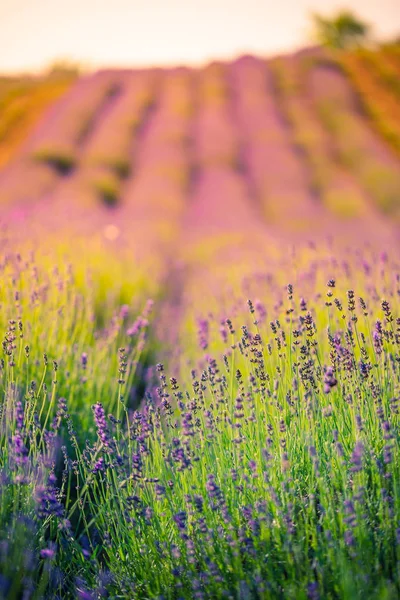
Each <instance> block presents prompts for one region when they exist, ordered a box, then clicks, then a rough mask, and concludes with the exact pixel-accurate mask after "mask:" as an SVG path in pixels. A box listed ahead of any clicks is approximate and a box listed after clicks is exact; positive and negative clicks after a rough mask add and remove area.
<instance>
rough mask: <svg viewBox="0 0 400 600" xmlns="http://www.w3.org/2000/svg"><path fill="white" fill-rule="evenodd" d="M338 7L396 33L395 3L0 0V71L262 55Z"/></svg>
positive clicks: (398, 8)
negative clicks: (314, 16) (315, 17)
mask: <svg viewBox="0 0 400 600" xmlns="http://www.w3.org/2000/svg"><path fill="white" fill-rule="evenodd" d="M341 8H350V9H351V10H352V11H353V12H354V13H355V14H357V15H358V16H359V17H360V18H362V19H363V20H365V21H367V22H369V23H370V24H372V25H373V27H374V33H375V36H376V37H377V38H379V39H384V38H389V37H394V36H395V35H396V34H397V35H399V34H400V0H347V2H346V0H344V1H343V0H342V1H340V0H339V1H337V0H0V72H3V73H8V72H21V71H34V70H40V69H42V68H46V67H47V66H49V65H50V64H52V63H54V62H56V61H59V60H68V61H71V62H79V63H80V64H82V65H84V66H86V67H96V66H142V65H160V66H161V65H170V64H203V63H204V62H207V61H209V60H213V59H228V58H232V57H235V56H238V55H240V54H243V53H253V54H259V55H263V56H268V55H271V54H276V53H280V52H286V51H291V50H294V49H296V48H299V47H302V46H304V45H306V44H307V43H309V40H310V38H309V31H310V14H311V13H312V12H313V11H315V12H319V13H321V14H324V15H332V14H334V13H335V12H336V11H337V10H338V9H341Z"/></svg>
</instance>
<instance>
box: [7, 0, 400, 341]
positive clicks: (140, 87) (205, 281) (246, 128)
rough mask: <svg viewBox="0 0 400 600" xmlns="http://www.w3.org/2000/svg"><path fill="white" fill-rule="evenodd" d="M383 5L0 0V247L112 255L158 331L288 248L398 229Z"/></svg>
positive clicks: (343, 244) (397, 76)
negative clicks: (152, 307) (153, 301)
mask: <svg viewBox="0 0 400 600" xmlns="http://www.w3.org/2000/svg"><path fill="white" fill-rule="evenodd" d="M398 8H399V7H398V3H397V2H395V1H393V0H384V1H383V2H382V1H381V2H378V1H373V2H372V1H371V2H368V3H363V2H361V1H355V2H352V3H350V4H349V5H348V6H347V7H343V6H342V5H340V4H338V3H336V2H334V1H324V2H306V1H301V2H290V1H288V0H286V1H284V2H279V3H273V2H268V1H260V0H249V2H246V3H242V2H236V3H235V2H234V3H232V2H228V1H226V0H219V1H218V2H211V1H208V0H207V1H202V2H199V1H191V2H183V1H180V0H174V1H171V2H161V1H156V0H154V1H152V2H146V3H145V2H139V1H134V2H132V1H130V2H127V1H124V0H117V1H116V2H113V3H109V2H99V1H96V2H94V1H87V2H84V3H82V2H77V1H75V0H74V1H71V2H69V3H61V2H47V1H37V2H28V1H23V0H19V1H16V2H13V3H9V2H3V3H2V4H1V7H0V40H1V42H0V44H1V49H2V51H1V52H0V69H1V70H2V71H3V76H2V77H1V79H0V110H1V119H0V206H1V223H2V243H3V248H7V247H9V246H7V244H10V243H14V244H16V245H17V246H18V247H22V246H24V245H25V246H27V247H33V248H34V249H35V250H36V252H39V253H40V254H42V255H43V256H46V255H47V253H48V252H59V253H61V255H62V256H65V261H67V260H69V259H70V258H71V256H72V257H73V258H72V260H73V262H74V263H77V264H78V265H90V267H91V268H92V269H94V270H95V271H96V272H97V274H98V277H100V273H101V277H100V280H101V284H99V286H100V288H101V292H99V298H100V300H99V302H100V303H101V302H104V299H105V298H106V297H107V294H108V293H109V288H111V287H112V286H111V285H108V284H107V282H110V281H111V280H112V278H113V276H114V274H115V272H120V271H123V272H124V273H125V275H126V277H125V279H124V282H125V283H124V284H122V283H121V284H118V285H120V287H121V286H122V287H123V285H125V286H126V285H127V286H128V289H129V290H130V292H129V294H128V292H121V297H126V300H127V301H128V302H132V295H133V296H134V298H135V301H136V300H137V299H138V298H139V299H140V302H142V301H144V299H145V298H147V297H149V296H151V297H153V298H157V299H159V302H158V306H160V313H164V312H165V313H166V314H167V315H169V316H168V317H164V318H160V319H159V320H157V322H160V323H162V324H163V325H162V326H161V330H162V331H161V333H160V337H161V338H162V339H163V340H164V341H165V339H166V338H168V337H169V336H170V333H169V328H168V326H167V325H166V323H167V322H168V319H170V318H172V317H171V315H174V318H176V319H177V320H178V322H180V319H181V313H182V312H183V313H184V314H186V312H187V311H188V310H189V308H188V307H190V310H191V311H192V310H193V308H194V312H196V311H199V310H203V308H204V306H206V305H207V306H208V305H209V306H211V305H212V303H213V302H214V301H215V298H216V297H218V298H219V300H218V302H221V299H220V296H221V294H222V291H221V290H224V292H223V294H225V296H226V295H228V296H229V294H230V293H233V292H232V290H234V289H235V287H237V286H238V285H239V283H238V282H242V281H243V278H245V277H250V276H253V275H251V274H254V273H255V272H256V271H257V269H260V270H261V271H262V270H263V269H265V265H266V264H268V265H269V266H271V265H273V264H274V261H275V262H276V264H279V265H281V261H282V258H283V259H284V260H285V261H287V262H288V265H289V267H290V268H292V267H293V264H294V263H293V260H291V259H290V258H289V257H290V256H291V248H293V247H295V248H296V249H297V251H299V249H300V248H304V247H306V248H307V247H310V246H311V247H312V246H313V245H314V246H315V245H317V247H318V248H323V247H324V248H325V247H326V248H330V247H331V246H332V245H333V246H334V247H335V248H337V251H338V252H340V253H343V254H346V252H347V249H348V248H351V247H352V246H357V247H360V245H362V244H368V245H369V246H370V247H371V248H373V252H375V253H377V252H382V251H384V250H388V249H393V248H396V247H397V243H398V242H397V240H398V219H399V214H400V213H399V206H400V105H399V100H400V84H399V81H400V46H399V44H398V38H397V36H398V34H399V31H400V28H398ZM4 251H5V250H4ZM111 264H112V265H114V266H113V267H111V266H110V265H111ZM289 267H285V268H284V271H285V270H287V268H289ZM279 269H280V270H281V271H282V267H281V266H280V267H279ZM279 269H278V270H279ZM82 277H83V275H82ZM117 279H118V278H117ZM118 281H119V280H118ZM121 281H122V279H121ZM199 281H201V282H202V287H203V289H204V290H205V292H204V293H205V294H206V295H207V294H208V296H209V297H208V299H207V301H206V300H205V298H204V297H203V296H202V297H201V298H200V296H199V295H198V293H197V286H198V282H199ZM127 282H129V283H127ZM227 282H229V286H230V287H229V286H228V287H227ZM240 285H242V284H240ZM114 287H115V286H114ZM227 289H229V290H230V292H227ZM132 290H133V292H132ZM124 294H125V296H124ZM138 302H139V301H138ZM207 303H209V304H207ZM178 315H179V316H178ZM177 329H179V328H177Z"/></svg>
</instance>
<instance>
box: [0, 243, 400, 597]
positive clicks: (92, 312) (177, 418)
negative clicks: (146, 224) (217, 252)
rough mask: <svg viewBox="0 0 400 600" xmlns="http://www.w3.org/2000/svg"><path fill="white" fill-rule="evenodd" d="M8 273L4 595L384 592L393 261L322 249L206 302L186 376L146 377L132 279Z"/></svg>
mask: <svg viewBox="0 0 400 600" xmlns="http://www.w3.org/2000/svg"><path fill="white" fill-rule="evenodd" d="M292 262H293V263H295V262H296V261H295V259H292ZM104 268H105V273H107V269H108V267H106V266H105V265H104ZM2 270H3V275H4V280H6V279H7V277H8V280H9V282H10V283H11V285H8V286H6V287H5V288H3V289H2V299H1V302H2V311H1V315H2V316H1V319H2V328H3V335H4V338H3V359H2V362H1V371H0V375H1V386H2V404H1V428H0V436H1V437H0V447H1V453H0V469H1V478H0V481H1V484H0V485H1V490H2V493H1V496H0V531H1V547H0V573H1V576H0V596H1V595H2V597H4V598H11V599H13V598H20V597H24V598H42V597H48V598H76V597H78V598H100V597H109V598H171V599H172V598H174V599H175V598H235V599H236V598H238V599H239V598H293V599H294V598H296V599H302V598H304V599H306V598H312V599H314V598H332V599H336V598H338V599H339V598H346V599H347V598H348V599H353V598H358V597H361V596H364V597H367V598H377V599H378V598H382V599H383V598H385V599H391V598H393V599H394V598H397V597H398V595H399V593H400V579H399V568H398V565H399V541H400V525H399V516H400V504H399V502H400V498H399V492H400V488H399V414H398V411H399V408H398V402H399V383H400V381H399V342H400V320H399V318H398V317H397V315H398V293H399V291H398V287H399V275H398V267H397V265H396V264H394V263H393V262H391V261H390V260H388V258H387V257H386V255H383V256H382V257H380V258H378V257H375V258H373V255H372V258H371V257H370V256H369V255H367V254H366V253H361V252H360V253H356V254H355V255H354V256H348V257H347V259H346V261H342V260H340V259H339V258H338V257H336V256H335V255H333V254H331V255H330V256H329V254H328V255H327V254H325V255H322V253H318V252H317V251H316V252H315V254H314V255H312V254H309V255H308V259H307V260H306V261H305V259H304V260H303V262H302V263H301V264H299V267H298V269H297V273H293V272H292V275H293V277H294V279H292V283H289V282H288V281H286V284H287V285H283V284H282V280H283V277H284V275H283V271H282V270H281V269H278V270H277V272H276V273H270V274H266V273H264V275H263V274H262V273H259V274H258V276H257V277H254V278H253V280H252V282H251V283H250V284H248V285H246V286H245V287H246V290H247V291H248V292H249V293H251V294H252V292H253V287H254V294H255V293H256V291H255V290H256V288H257V293H258V294H260V295H259V296H258V298H257V297H256V296H255V295H254V297H253V298H252V299H250V301H248V299H247V298H246V297H245V296H243V295H242V294H239V293H238V296H237V298H238V300H236V298H235V299H233V298H232V307H231V313H229V312H227V310H226V308H224V314H220V313H219V312H218V306H219V303H218V297H219V296H218V293H221V292H222V293H223V290H222V291H221V290H219V291H218V292H217V291H216V290H215V292H212V291H211V293H210V301H208V299H207V296H206V295H204V297H203V301H202V302H200V303H198V308H199V314H198V315H197V316H198V320H197V326H196V327H197V330H195V335H194V336H193V335H191V334H190V329H189V324H187V325H186V319H187V318H188V317H187V315H186V316H185V319H184V320H183V325H182V326H183V330H182V334H183V335H184V336H185V332H186V339H185V345H184V346H183V350H182V354H181V356H180V357H178V356H174V359H173V360H174V361H177V360H180V365H179V369H177V365H176V364H175V363H174V362H170V364H168V365H165V366H163V365H161V364H158V365H157V366H156V365H154V366H153V369H151V368H148V369H146V370H143V369H140V365H142V366H143V364H144V363H145V362H146V361H145V360H144V358H143V353H144V352H145V351H146V345H147V346H148V345H149V342H148V341H146V340H148V338H147V331H148V329H149V319H150V306H149V305H147V306H146V307H145V302H144V294H146V292H148V291H149V290H150V287H149V286H147V287H146V286H145V285H142V287H136V288H135V289H134V288H132V287H131V288H129V287H128V291H127V289H126V287H125V288H124V286H123V285H122V284H123V283H124V281H125V280H126V281H130V278H131V276H132V273H131V272H129V271H126V272H122V273H120V274H119V276H117V275H116V273H115V272H114V277H113V278H112V279H111V280H109V281H108V283H107V284H104V280H103V283H100V282H101V281H102V276H101V273H102V271H101V270H98V271H97V273H95V275H94V276H93V277H92V278H91V279H87V278H85V277H84V276H83V275H81V276H78V275H76V276H75V277H74V276H73V272H74V271H73V269H72V270H71V269H66V270H65V271H64V270H53V271H52V272H51V271H50V270H49V269H48V268H47V267H43V268H42V269H41V267H40V265H39V266H38V265H37V264H36V263H35V261H33V260H32V259H25V258H23V257H19V256H17V255H14V254H10V255H9V256H8V258H7V259H6V261H4V263H3V264H2ZM50 273H52V274H51V275H50ZM103 276H104V274H103ZM256 281H257V282H258V284H259V285H258V284H257V285H256ZM125 285H128V284H127V283H126V284H125ZM121 286H122V288H123V289H125V292H124V293H123V294H122V295H121V291H120V290H121ZM113 287H114V288H115V290H119V291H118V293H114V294H113V293H112V290H113ZM105 289H109V292H110V293H109V294H105ZM104 294H105V295H104ZM135 295H136V296H140V297H141V298H142V299H143V302H142V303H141V305H142V308H143V307H144V308H143V312H142V313H141V312H140V310H139V304H140V302H138V301H137V299H135ZM212 297H213V301H212V300H211V298H212ZM156 304H157V303H156ZM96 306H97V308H96ZM155 314H156V315H157V306H156V312H155ZM155 318H157V317H155ZM164 326H165V327H171V326H172V327H178V326H179V324H178V323H173V324H171V323H166V324H164ZM151 328H152V325H151V324H150V330H151ZM147 362H148V360H147ZM188 365H189V366H188ZM177 371H179V381H178V380H177V379H176V378H175V377H174V376H173V377H171V374H172V373H176V372H177ZM135 389H136V392H135V393H134V394H133V391H134V390H135ZM132 390H133V391H132ZM132 394H133V395H132ZM138 399H140V400H141V406H140V409H139V410H133V409H132V406H133V401H137V400H138Z"/></svg>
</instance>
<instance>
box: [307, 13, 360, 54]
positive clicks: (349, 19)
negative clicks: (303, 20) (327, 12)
mask: <svg viewBox="0 0 400 600" xmlns="http://www.w3.org/2000/svg"><path fill="white" fill-rule="evenodd" d="M312 19H313V26H314V38H315V39H316V40H317V41H318V42H319V43H320V44H323V45H324V46H329V47H331V48H338V49H347V48H353V47H356V46H359V45H361V44H363V43H364V42H365V41H366V40H367V38H368V34H369V26H368V25H367V24H366V23H364V22H363V21H361V20H360V19H358V18H357V17H356V16H355V15H353V14H352V13H351V12H350V11H347V10H344V11H341V12H339V13H338V14H337V15H336V16H335V17H331V18H329V17H323V16H322V15H319V14H317V13H314V14H313V15H312Z"/></svg>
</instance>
